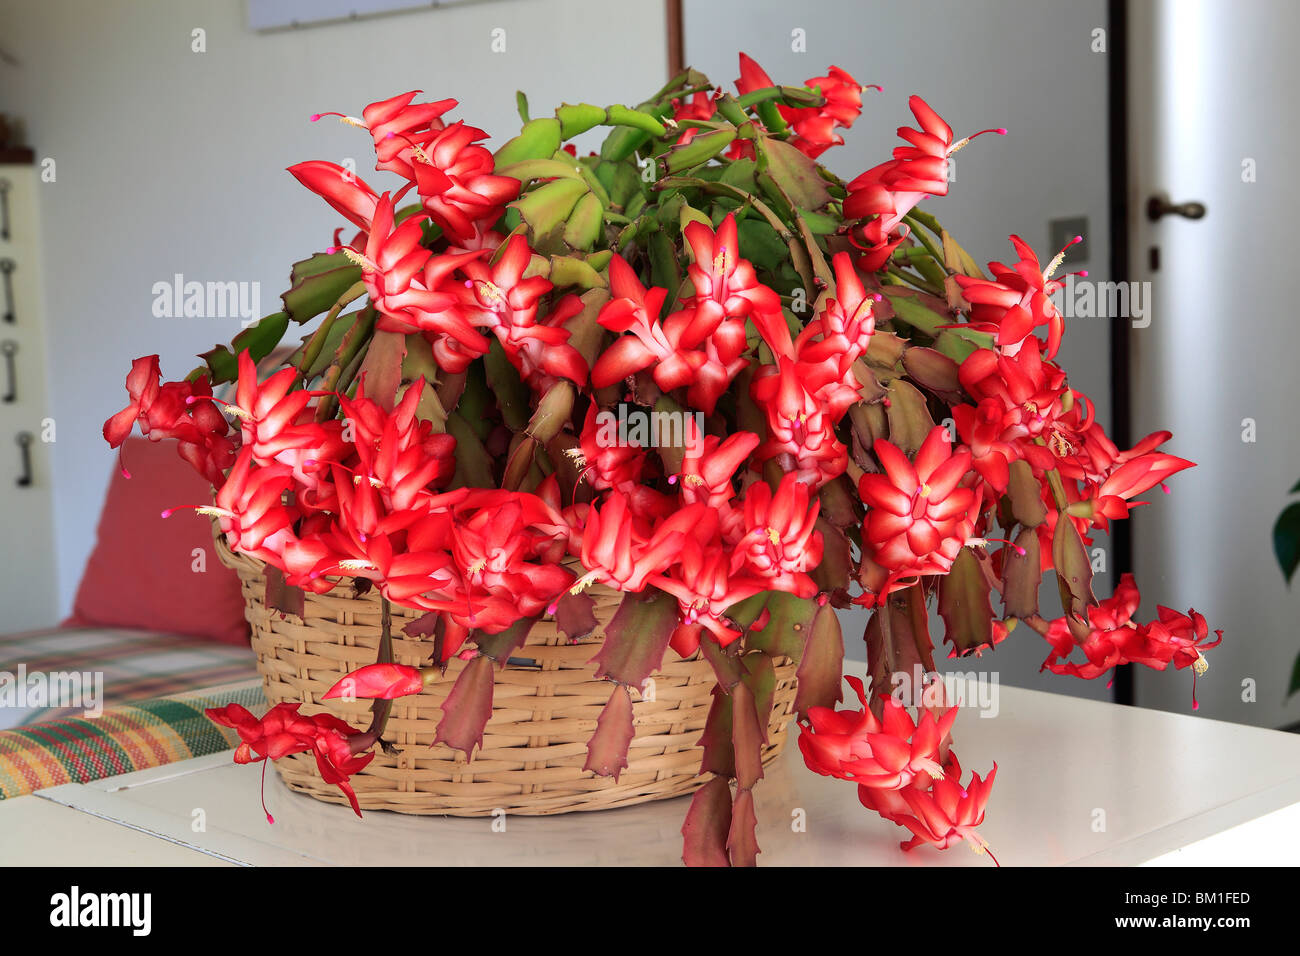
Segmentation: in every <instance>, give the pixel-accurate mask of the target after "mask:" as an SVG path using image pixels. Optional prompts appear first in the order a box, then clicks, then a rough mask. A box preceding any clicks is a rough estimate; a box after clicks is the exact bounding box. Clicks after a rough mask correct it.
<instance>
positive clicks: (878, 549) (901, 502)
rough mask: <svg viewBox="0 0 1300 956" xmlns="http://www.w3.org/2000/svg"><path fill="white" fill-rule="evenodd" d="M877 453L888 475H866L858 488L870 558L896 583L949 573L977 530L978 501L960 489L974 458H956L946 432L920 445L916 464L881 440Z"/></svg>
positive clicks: (937, 431) (940, 430)
mask: <svg viewBox="0 0 1300 956" xmlns="http://www.w3.org/2000/svg"><path fill="white" fill-rule="evenodd" d="M874 450H875V453H876V457H877V458H879V459H880V464H881V466H882V467H883V468H884V474H868V475H863V476H862V478H861V480H860V481H859V482H858V493H859V494H860V495H861V496H862V501H863V502H864V503H865V504H866V505H867V506H868V511H867V520H866V523H865V525H864V526H863V529H862V538H863V548H864V551H865V552H866V554H867V556H868V557H870V558H871V559H872V560H874V561H876V562H877V563H878V564H881V565H883V566H884V567H885V568H887V569H888V570H889V571H890V572H892V575H891V578H892V579H893V580H898V579H900V578H906V577H914V576H916V575H923V574H946V573H948V571H949V570H950V569H951V568H952V562H953V560H954V559H955V558H956V557H957V553H958V552H959V551H960V550H961V549H962V547H963V546H964V545H965V543H966V540H967V539H968V538H969V537H970V536H971V532H972V530H973V528H974V519H975V514H976V506H977V505H978V498H977V496H976V494H975V492H974V491H972V490H971V489H970V488H965V487H961V486H960V482H961V480H962V479H963V478H964V477H965V475H966V473H967V471H969V469H970V467H971V456H970V452H969V451H966V450H964V449H962V450H959V451H957V452H953V450H952V447H951V445H950V444H949V442H948V437H947V433H946V432H945V431H944V429H943V427H942V426H938V427H936V428H934V429H933V430H932V431H931V432H930V434H929V436H928V437H927V438H926V439H925V441H924V442H923V443H922V445H921V448H920V450H919V451H918V452H917V453H916V462H915V464H913V463H912V462H910V461H908V460H907V456H906V455H904V454H903V453H902V452H901V451H899V450H898V448H896V447H895V446H894V445H892V444H891V443H890V442H888V441H886V440H885V439H883V438H881V439H877V440H876V443H875V446H874ZM891 583H892V581H891ZM880 596H881V597H883V593H882V594H881V595H880ZM864 597H867V595H864Z"/></svg>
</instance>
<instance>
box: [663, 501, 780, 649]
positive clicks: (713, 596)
mask: <svg viewBox="0 0 1300 956" xmlns="http://www.w3.org/2000/svg"><path fill="white" fill-rule="evenodd" d="M692 532H693V533H692V534H689V535H687V536H686V537H685V539H684V540H683V541H682V547H681V552H680V554H679V556H678V560H677V562H676V563H675V564H673V565H672V566H670V567H669V568H668V570H667V571H666V572H665V573H663V574H657V575H652V576H651V578H650V583H651V584H653V585H654V586H655V587H657V588H659V589H660V590H662V591H667V592H668V593H669V594H671V595H673V597H675V598H677V603H678V605H679V607H680V609H681V615H682V626H681V627H679V629H678V630H679V633H678V634H676V635H674V638H673V648H674V649H675V650H676V651H677V653H679V654H681V655H683V656H688V655H689V654H691V653H694V650H695V648H697V647H698V644H699V628H700V627H702V628H704V629H705V630H708V631H710V632H711V633H712V634H713V637H714V639H715V640H716V641H717V642H718V643H719V644H720V645H721V646H723V647H726V646H727V645H728V644H730V643H731V642H732V641H734V640H735V639H736V638H738V637H740V633H741V632H740V631H739V630H737V629H736V628H734V627H732V626H731V624H730V622H728V621H727V620H725V614H726V611H727V609H728V608H729V607H731V606H732V605H733V604H736V603H737V602H739V601H743V600H745V599H746V598H750V597H753V596H754V595H755V594H757V593H758V592H759V591H762V590H764V589H765V587H766V582H764V581H763V580H762V579H760V578H757V577H754V576H752V575H748V574H735V575H733V574H731V573H730V560H729V554H728V552H727V549H726V548H725V547H724V546H723V544H722V542H721V540H720V538H719V537H718V521H717V518H716V513H715V512H712V511H707V510H706V511H704V512H703V513H702V519H701V520H700V521H699V522H697V523H696V524H695V526H694V528H693V529H692ZM697 625H698V627H697Z"/></svg>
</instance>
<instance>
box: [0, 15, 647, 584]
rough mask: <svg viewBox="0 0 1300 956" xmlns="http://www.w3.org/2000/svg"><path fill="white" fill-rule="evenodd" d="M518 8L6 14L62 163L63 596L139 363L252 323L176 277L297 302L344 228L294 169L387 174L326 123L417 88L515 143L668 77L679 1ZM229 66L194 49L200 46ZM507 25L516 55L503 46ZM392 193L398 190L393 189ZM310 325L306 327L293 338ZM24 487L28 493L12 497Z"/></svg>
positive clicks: (5, 87) (167, 366)
mask: <svg viewBox="0 0 1300 956" xmlns="http://www.w3.org/2000/svg"><path fill="white" fill-rule="evenodd" d="M611 6H612V5H610V4H607V3H601V2H599V0H590V2H587V0H502V2H491V3H482V4H472V5H468V6H459V7H452V8H449V9H445V10H433V11H429V12H420V13H412V14H404V15H399V16H391V17H383V18H377V19H373V20H365V21H360V22H356V23H347V24H339V25H333V26H322V27H315V28H310V29H304V30H300V31H290V32H284V33H275V34H265V35H259V34H254V33H252V32H250V31H249V30H248V29H247V28H246V27H245V9H244V4H243V3H242V2H241V0H220V2H211V0H209V2H197V0H169V2H166V3H160V2H147V0H115V2H104V3H97V2H86V0H81V2H77V0H42V2H40V3H30V2H21V0H0V48H3V49H4V50H6V51H7V52H9V53H10V54H12V55H13V56H15V57H16V58H17V59H18V60H19V61H20V63H21V66H20V67H17V68H15V67H12V66H8V65H4V64H0V110H3V111H5V112H9V113H14V114H17V115H20V116H22V117H23V118H24V119H25V121H26V125H27V128H28V130H29V137H28V138H29V142H30V143H31V144H32V145H33V146H34V147H35V148H36V150H37V152H38V156H41V157H52V158H53V159H55V161H56V163H57V167H56V169H57V181H56V182H55V183H52V184H48V185H46V186H45V191H44V192H43V193H42V197H41V198H42V203H41V214H42V217H43V229H44V244H45V260H46V274H47V277H48V281H47V286H48V287H47V289H46V296H45V299H46V304H47V307H48V323H49V325H48V340H49V356H50V359H49V361H50V387H51V390H52V395H51V413H52V414H53V416H54V417H55V419H56V420H57V422H58V441H57V443H56V445H55V446H54V447H53V472H54V475H55V488H54V505H55V514H56V528H55V535H56V555H57V566H58V577H59V600H60V605H61V607H62V608H63V609H64V610H66V609H67V608H68V607H69V606H70V604H71V601H72V597H73V594H74V592H75V588H76V585H77V581H78V579H79V577H80V574H81V569H82V566H83V564H84V562H85V559H86V557H87V555H88V553H89V550H90V547H91V545H92V544H93V539H94V529H95V523H96V520H97V518H98V514H99V509H100V504H101V502H102V500H103V491H104V488H105V487H106V482H107V478H108V475H109V473H110V470H111V468H112V461H113V456H112V454H111V453H110V452H109V450H108V448H107V446H106V445H105V444H104V442H103V439H102V438H101V436H100V431H99V430H100V426H101V424H102V423H103V420H104V419H105V418H106V417H107V416H108V415H110V414H112V413H113V412H115V411H116V410H117V409H119V408H120V407H121V406H122V405H124V404H125V402H126V399H125V395H126V393H125V391H124V390H123V380H124V378H125V375H126V372H127V369H128V367H129V363H130V360H131V359H132V358H134V357H135V356H137V355H143V354H149V353H152V352H158V353H160V354H161V356H162V366H163V372H164V375H165V376H167V377H171V378H178V377H180V376H182V375H184V374H185V373H186V372H188V371H189V369H191V368H193V367H194V365H195V364H196V363H195V360H194V355H195V354H196V353H197V352H201V351H204V350H206V349H208V348H210V347H211V346H212V344H213V343H214V342H228V341H229V340H230V338H231V336H232V335H233V334H234V333H236V332H238V331H239V324H238V321H237V320H217V319H156V318H154V317H153V316H152V314H151V309H150V306H151V303H152V301H153V295H152V292H151V289H152V286H153V284H154V283H155V282H158V281H169V280H170V279H171V277H172V275H173V274H174V273H178V272H179V273H183V274H184V275H185V276H186V277H187V279H196V280H199V281H219V280H238V281H246V282H253V281H256V282H260V283H261V290H262V306H263V311H264V312H272V311H275V310H276V308H277V301H276V297H277V296H278V295H279V294H280V292H282V291H283V290H284V288H285V284H286V280H287V277H288V269H289V266H290V264H291V263H292V262H294V261H295V260H296V259H299V258H302V257H304V256H306V255H309V254H311V253H312V252H313V251H316V250H319V249H321V248H323V247H324V246H325V245H327V244H328V241H329V230H331V229H332V228H333V227H335V226H336V225H338V224H339V222H340V221H341V220H339V219H338V217H337V216H335V215H334V214H333V213H332V212H331V211H330V210H329V209H328V207H326V206H325V204H324V203H322V202H321V201H320V200H319V199H318V198H316V197H315V196H313V195H312V194H311V193H309V192H307V191H306V190H305V189H303V188H302V187H300V186H299V185H298V184H297V183H296V182H295V181H294V180H293V179H292V177H290V176H289V175H288V174H287V173H285V172H284V168H285V167H286V166H288V165H290V164H292V163H295V162H298V161H301V160H306V159H330V160H333V161H335V162H342V161H343V160H344V158H345V157H353V158H355V159H356V160H357V162H358V167H359V169H360V170H361V171H362V173H361V174H362V175H363V176H366V173H365V170H366V169H368V168H369V165H371V164H372V163H373V160H371V162H370V163H367V162H366V160H365V156H366V154H367V151H368V149H369V146H368V139H367V138H366V135H365V133H364V132H362V131H360V130H356V129H351V128H348V127H344V126H341V125H339V124H337V123H332V122H321V123H317V124H312V123H309V122H308V120H307V117H308V116H309V115H310V114H312V113H315V112H318V111H322V110H340V111H343V112H351V113H358V112H359V111H360V110H361V108H362V107H363V106H365V105H366V104H367V103H370V102H372V101H374V100H377V99H381V98H383V97H387V96H391V95H393V94H394V93H398V92H403V91H406V90H409V89H416V88H419V89H424V90H426V91H427V94H428V96H429V98H431V99H436V98H442V97H445V96H456V97H458V98H459V99H460V100H461V107H462V108H461V110H460V112H459V113H458V114H456V115H458V116H460V117H463V118H465V119H466V120H467V121H468V122H470V123H471V124H472V125H476V126H479V127H481V128H483V129H485V130H487V131H488V132H489V133H492V134H493V135H494V137H496V141H497V142H498V143H499V142H501V141H503V140H504V139H505V138H508V137H509V136H510V135H512V134H513V133H514V132H515V131H516V130H517V129H518V126H519V118H518V116H517V115H516V114H515V98H514V93H515V90H516V89H524V90H525V91H526V92H528V94H529V95H530V99H531V102H532V104H533V112H534V113H535V114H546V113H549V111H550V110H551V109H552V108H554V107H555V106H558V105H559V104H560V103H562V102H564V101H566V100H567V101H571V102H579V101H583V100H595V101H598V102H602V103H603V102H605V101H609V102H616V101H628V102H631V103H635V102H639V101H640V100H641V99H643V98H644V97H645V96H647V95H649V94H650V93H653V92H654V91H655V90H656V89H658V87H659V86H660V85H661V84H662V82H663V80H664V78H665V74H666V65H665V63H666V47H665V41H664V19H663V16H664V15H663V9H662V6H661V5H660V4H659V3H654V2H647V3H626V4H620V5H619V7H618V9H617V11H614V10H612V9H611ZM196 28H201V29H203V30H205V31H206V46H207V51H206V52H204V53H195V52H192V51H191V31H193V30H194V29H196ZM496 28H503V29H505V31H506V35H505V39H506V50H505V52H504V53H493V52H490V44H491V41H492V35H491V34H492V31H493V30H494V29H496ZM372 181H376V182H377V181H382V180H378V179H376V180H372ZM293 334H294V331H293V330H290V335H293ZM5 493H6V494H8V492H5Z"/></svg>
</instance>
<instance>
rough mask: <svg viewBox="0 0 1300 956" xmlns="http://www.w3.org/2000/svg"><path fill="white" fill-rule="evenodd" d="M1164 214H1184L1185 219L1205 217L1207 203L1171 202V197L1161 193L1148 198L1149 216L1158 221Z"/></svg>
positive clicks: (1153, 220)
mask: <svg viewBox="0 0 1300 956" xmlns="http://www.w3.org/2000/svg"><path fill="white" fill-rule="evenodd" d="M1162 216H1182V217H1183V218H1184V219H1203V218H1205V203H1201V202H1170V201H1169V197H1168V196H1166V195H1164V194H1163V193H1161V194H1160V195H1158V196H1152V197H1151V198H1150V199H1148V200H1147V218H1148V219H1150V220H1151V221H1152V222H1158V221H1159V220H1160V218H1161V217H1162Z"/></svg>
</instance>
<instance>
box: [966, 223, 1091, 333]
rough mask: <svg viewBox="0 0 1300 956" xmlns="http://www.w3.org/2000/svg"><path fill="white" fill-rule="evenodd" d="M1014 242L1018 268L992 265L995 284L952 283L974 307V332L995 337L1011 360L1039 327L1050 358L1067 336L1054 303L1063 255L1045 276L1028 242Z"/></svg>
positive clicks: (984, 281)
mask: <svg viewBox="0 0 1300 956" xmlns="http://www.w3.org/2000/svg"><path fill="white" fill-rule="evenodd" d="M1077 241H1078V239H1075V240H1074V242H1077ZM1011 243H1012V245H1014V246H1015V247H1016V252H1017V253H1019V255H1020V259H1019V261H1018V262H1017V263H1016V264H1015V265H1014V266H1005V265H1003V264H1002V263H1000V262H990V263H989V271H990V272H992V273H993V280H992V281H989V280H987V279H981V278H973V277H971V276H963V275H957V276H954V277H953V278H955V279H956V280H957V284H958V285H959V286H961V290H962V296H963V297H964V298H965V299H966V301H967V302H969V303H970V304H971V309H970V321H971V326H972V327H973V328H976V329H982V330H985V331H989V332H993V333H995V334H996V336H997V338H996V341H997V345H998V348H999V349H1001V350H1002V351H1003V352H1005V353H1006V354H1008V355H1015V354H1016V353H1017V352H1018V351H1020V347H1021V345H1022V344H1023V343H1024V341H1025V338H1026V337H1027V336H1028V335H1029V334H1030V333H1031V332H1033V330H1034V329H1035V328H1037V327H1038V326H1040V325H1045V326H1047V341H1046V349H1045V351H1044V354H1045V355H1046V357H1047V358H1049V359H1050V358H1052V357H1053V356H1054V355H1056V352H1057V350H1058V349H1059V348H1060V345H1061V336H1062V334H1063V333H1064V331H1065V319H1064V318H1062V316H1061V312H1060V310H1059V309H1058V308H1057V307H1056V303H1054V302H1053V301H1052V300H1051V298H1050V296H1051V295H1052V294H1053V293H1055V292H1056V291H1057V290H1059V289H1061V288H1062V282H1061V281H1060V280H1059V279H1053V278H1051V276H1052V273H1053V272H1055V271H1056V268H1057V266H1059V265H1060V264H1061V262H1062V260H1063V259H1064V257H1065V250H1064V249H1062V250H1061V251H1060V252H1059V253H1057V255H1056V258H1055V259H1053V260H1052V261H1051V262H1050V263H1048V266H1047V269H1046V271H1044V270H1043V269H1042V267H1041V266H1040V264H1039V262H1038V256H1037V255H1035V254H1034V250H1033V249H1031V248H1030V247H1029V244H1028V243H1026V242H1025V241H1024V240H1023V239H1021V238H1020V237H1019V236H1012V237H1011ZM1073 244H1074V243H1073V242H1071V243H1070V245H1073ZM1066 248H1069V247H1068V246H1067V247H1066ZM1085 274H1086V273H1085Z"/></svg>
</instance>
